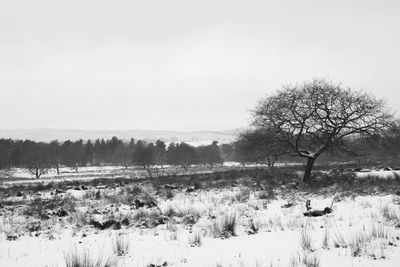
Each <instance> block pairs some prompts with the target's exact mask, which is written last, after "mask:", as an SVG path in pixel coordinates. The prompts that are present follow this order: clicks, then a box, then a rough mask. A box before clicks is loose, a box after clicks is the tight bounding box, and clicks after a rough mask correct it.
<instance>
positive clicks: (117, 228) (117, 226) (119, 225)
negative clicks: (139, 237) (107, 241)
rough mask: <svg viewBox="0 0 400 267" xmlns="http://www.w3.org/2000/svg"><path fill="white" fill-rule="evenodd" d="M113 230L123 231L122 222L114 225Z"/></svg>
mask: <svg viewBox="0 0 400 267" xmlns="http://www.w3.org/2000/svg"><path fill="white" fill-rule="evenodd" d="M113 229H114V230H119V229H121V223H120V222H116V223H115V224H114V227H113Z"/></svg>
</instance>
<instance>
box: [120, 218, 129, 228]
mask: <svg viewBox="0 0 400 267" xmlns="http://www.w3.org/2000/svg"><path fill="white" fill-rule="evenodd" d="M121 224H122V225H125V226H128V225H129V219H128V218H125V219H123V220H122V221H121Z"/></svg>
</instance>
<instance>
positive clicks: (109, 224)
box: [103, 220, 117, 229]
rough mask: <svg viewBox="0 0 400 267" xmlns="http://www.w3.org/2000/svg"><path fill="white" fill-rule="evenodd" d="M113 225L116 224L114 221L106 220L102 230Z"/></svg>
mask: <svg viewBox="0 0 400 267" xmlns="http://www.w3.org/2000/svg"><path fill="white" fill-rule="evenodd" d="M115 223H117V222H116V221H115V220H108V221H105V222H104V223H103V228H104V229H107V228H110V227H111V226H113V225H114V224H115Z"/></svg>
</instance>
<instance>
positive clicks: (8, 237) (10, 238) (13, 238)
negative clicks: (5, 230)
mask: <svg viewBox="0 0 400 267" xmlns="http://www.w3.org/2000/svg"><path fill="white" fill-rule="evenodd" d="M17 239H18V236H16V235H8V236H7V241H15V240H17Z"/></svg>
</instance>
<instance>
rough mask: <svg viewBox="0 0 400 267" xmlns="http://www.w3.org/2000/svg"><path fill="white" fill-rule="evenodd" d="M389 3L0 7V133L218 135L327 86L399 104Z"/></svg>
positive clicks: (397, 23) (398, 42)
mask: <svg viewBox="0 0 400 267" xmlns="http://www.w3.org/2000/svg"><path fill="white" fill-rule="evenodd" d="M399 14H400V1H397V0H393V1H390V0H385V1H378V0H376V1H369V0H360V1H351V0H343V1H338V0H335V1H333V0H332V1H321V0H314V1H308V0H301V1H299V0H296V1H282V0H279V1H278V0H277V1H266V0H264V1H232V0H229V1H215V0H213V1H204V0H202V1H189V0H183V1H171V0H168V1H165V0H163V1H150V0H147V1H133V0H131V1H100V0H95V1H83V0H80V1H71V0H69V1H55V0H49V1H38V0H35V1H31V0H25V1H18V0H13V1H1V2H0V114H1V115H0V127H2V128H11V127H12V128H14V127H25V128H26V127H35V128H38V127H40V128H41V127H46V128H69V129H90V130H93V129H122V130H123V129H149V130H186V131H193V130H225V129H232V128H236V127H245V126H246V125H247V124H248V122H249V119H250V113H249V110H250V109H252V108H253V107H254V105H255V104H256V103H257V100H258V99H259V98H260V97H263V96H264V95H265V94H267V93H271V92H273V91H274V90H276V89H278V88H280V87H281V86H282V85H284V84H287V83H295V82H302V81H307V80H311V79H312V78H314V77H327V78H330V79H332V80H334V81H338V82H342V83H343V84H344V85H346V86H351V87H354V88H358V89H362V88H364V89H366V90H368V91H371V92H373V93H374V94H376V95H377V96H378V97H382V98H386V99H387V101H388V103H389V106H390V107H392V108H393V109H396V110H397V106H398V103H399V102H400V87H399V80H400V16H399Z"/></svg>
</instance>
